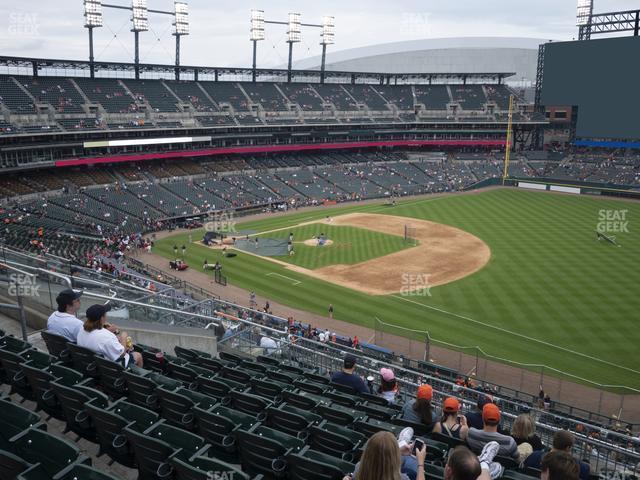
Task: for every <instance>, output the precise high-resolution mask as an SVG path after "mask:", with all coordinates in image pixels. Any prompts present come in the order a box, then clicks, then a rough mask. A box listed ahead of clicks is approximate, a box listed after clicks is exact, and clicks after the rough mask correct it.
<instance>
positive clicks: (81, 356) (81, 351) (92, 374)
mask: <svg viewBox="0 0 640 480" xmlns="http://www.w3.org/2000/svg"><path fill="white" fill-rule="evenodd" d="M68 345H69V352H70V353H71V360H72V362H73V368H75V369H76V370H78V371H79V372H80V373H82V375H84V376H85V377H86V378H96V379H97V378H98V377H99V376H100V374H99V372H98V366H97V364H96V361H95V359H96V354H95V352H93V351H92V350H89V349H88V348H84V347H81V346H79V345H76V344H75V343H69V344H68Z"/></svg>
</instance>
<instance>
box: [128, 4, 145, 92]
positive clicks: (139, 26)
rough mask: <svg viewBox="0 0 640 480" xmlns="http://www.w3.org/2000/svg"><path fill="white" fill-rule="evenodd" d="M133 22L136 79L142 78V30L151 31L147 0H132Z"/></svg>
mask: <svg viewBox="0 0 640 480" xmlns="http://www.w3.org/2000/svg"><path fill="white" fill-rule="evenodd" d="M131 10H132V15H131V22H132V23H133V28H131V31H132V32H133V38H134V42H135V43H134V45H135V56H134V59H133V63H134V68H135V74H136V80H139V79H140V32H147V31H149V9H148V8H147V0H131Z"/></svg>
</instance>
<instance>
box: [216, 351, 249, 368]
mask: <svg viewBox="0 0 640 480" xmlns="http://www.w3.org/2000/svg"><path fill="white" fill-rule="evenodd" d="M218 356H219V357H220V358H221V359H222V360H224V361H226V362H231V363H234V364H236V365H240V364H241V363H242V362H243V361H244V360H245V359H246V358H245V357H241V356H240V355H236V354H235V353H229V352H218Z"/></svg>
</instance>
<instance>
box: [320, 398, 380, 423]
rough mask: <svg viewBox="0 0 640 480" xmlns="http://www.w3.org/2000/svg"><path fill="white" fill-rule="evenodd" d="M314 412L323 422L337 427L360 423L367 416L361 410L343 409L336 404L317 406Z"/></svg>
mask: <svg viewBox="0 0 640 480" xmlns="http://www.w3.org/2000/svg"><path fill="white" fill-rule="evenodd" d="M316 411H317V412H318V414H319V415H321V416H322V418H324V419H325V420H328V421H330V422H332V423H336V424H338V425H350V424H352V423H353V422H356V421H362V420H364V419H365V418H366V417H367V414H366V413H364V412H363V411H362V410H359V409H355V408H349V407H344V406H342V405H339V404H337V403H332V404H330V405H318V407H317V408H316Z"/></svg>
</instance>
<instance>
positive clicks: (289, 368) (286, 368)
mask: <svg viewBox="0 0 640 480" xmlns="http://www.w3.org/2000/svg"><path fill="white" fill-rule="evenodd" d="M279 368H280V370H281V371H283V372H289V373H293V374H295V375H298V376H301V377H302V376H304V375H305V371H304V370H303V369H302V368H300V367H296V366H294V365H289V364H288V363H285V362H281V363H280V367H279Z"/></svg>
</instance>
